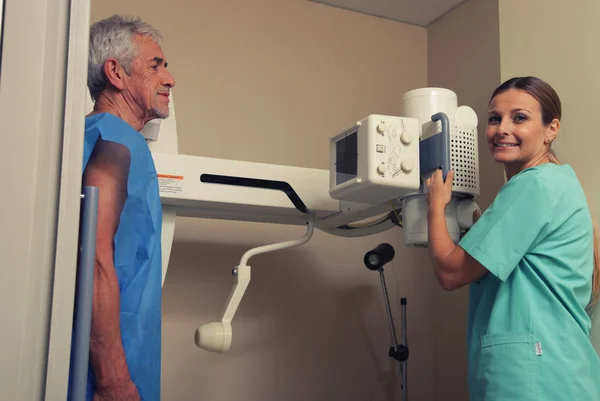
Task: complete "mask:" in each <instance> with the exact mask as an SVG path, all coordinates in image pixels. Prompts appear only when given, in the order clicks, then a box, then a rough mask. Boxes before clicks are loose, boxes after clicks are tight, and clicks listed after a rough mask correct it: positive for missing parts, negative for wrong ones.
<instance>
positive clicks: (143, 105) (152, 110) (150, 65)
mask: <svg viewBox="0 0 600 401" xmlns="http://www.w3.org/2000/svg"><path fill="white" fill-rule="evenodd" d="M133 42H134V44H135V45H137V49H138V55H137V56H136V57H135V58H134V59H133V62H132V63H131V75H130V76H127V75H126V79H125V90H127V92H128V93H127V94H126V95H125V96H126V97H127V98H129V101H130V104H131V107H132V109H133V111H134V112H135V113H136V114H138V116H139V117H140V118H141V119H143V120H144V122H147V121H150V120H152V119H155V118H167V117H168V116H169V94H170V90H171V88H173V87H174V86H175V80H174V79H173V76H172V75H171V73H170V72H169V71H168V70H167V60H166V57H165V55H164V54H163V52H162V49H161V48H160V46H159V45H158V44H157V43H156V42H154V41H153V40H152V39H150V38H146V37H143V36H141V35H140V36H137V37H135V39H134V41H133Z"/></svg>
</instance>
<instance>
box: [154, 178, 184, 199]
mask: <svg viewBox="0 0 600 401" xmlns="http://www.w3.org/2000/svg"><path fill="white" fill-rule="evenodd" d="M158 190H159V191H160V192H162V193H168V194H177V193H180V192H181V191H183V176H181V175H168V174H158Z"/></svg>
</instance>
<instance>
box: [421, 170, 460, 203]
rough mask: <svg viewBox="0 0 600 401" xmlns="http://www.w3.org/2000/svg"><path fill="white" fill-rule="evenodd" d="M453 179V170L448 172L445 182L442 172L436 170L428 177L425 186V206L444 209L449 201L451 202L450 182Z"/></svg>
mask: <svg viewBox="0 0 600 401" xmlns="http://www.w3.org/2000/svg"><path fill="white" fill-rule="evenodd" d="M453 179H454V170H450V171H449V172H448V176H447V177H446V182H444V176H443V174H442V170H437V171H436V172H435V173H433V175H432V176H431V177H429V178H428V179H427V180H426V181H425V184H426V185H427V188H428V190H429V191H428V192H427V206H428V207H429V208H430V209H432V208H441V209H442V210H444V209H446V206H447V205H448V203H450V200H452V181H453Z"/></svg>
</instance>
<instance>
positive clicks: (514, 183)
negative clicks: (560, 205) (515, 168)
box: [459, 172, 552, 281]
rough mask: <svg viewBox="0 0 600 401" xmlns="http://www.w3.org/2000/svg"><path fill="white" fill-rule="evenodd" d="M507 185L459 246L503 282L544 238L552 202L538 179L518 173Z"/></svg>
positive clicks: (530, 174)
mask: <svg viewBox="0 0 600 401" xmlns="http://www.w3.org/2000/svg"><path fill="white" fill-rule="evenodd" d="M522 174H523V175H522V176H515V177H513V179H511V180H510V181H509V182H507V183H506V184H505V185H504V186H503V187H502V189H501V190H500V192H499V193H498V196H497V197H496V199H495V200H494V202H493V203H492V205H491V206H490V207H489V208H488V209H487V210H486V211H485V212H484V213H483V214H482V215H481V217H480V218H479V220H478V221H477V223H475V224H474V225H473V226H472V227H471V229H470V230H469V231H468V232H467V234H466V235H465V236H464V237H463V238H462V239H461V241H460V242H459V246H460V247H461V248H463V249H464V250H465V252H467V253H468V254H469V255H471V256H472V257H473V258H474V259H475V260H477V261H478V262H479V263H481V264H482V265H483V266H484V267H485V268H486V269H487V270H489V272H490V273H492V274H493V275H494V276H496V277H497V278H499V279H500V280H501V281H505V280H506V279H507V278H508V276H509V275H510V274H511V272H512V271H513V270H514V269H515V267H516V266H517V265H518V263H519V261H520V260H521V259H522V258H523V257H524V256H525V254H526V253H527V252H528V251H529V250H530V249H531V248H532V247H533V246H534V245H535V244H536V243H537V242H539V240H540V239H542V238H543V237H544V236H545V232H546V228H547V226H548V223H549V220H550V216H551V215H552V200H551V198H550V195H549V193H548V190H547V188H546V186H545V185H544V183H543V181H542V179H541V178H540V177H539V176H538V175H537V174H535V173H534V172H525V173H522Z"/></svg>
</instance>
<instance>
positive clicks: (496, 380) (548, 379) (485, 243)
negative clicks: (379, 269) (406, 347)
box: [459, 163, 600, 401]
mask: <svg viewBox="0 0 600 401" xmlns="http://www.w3.org/2000/svg"><path fill="white" fill-rule="evenodd" d="M459 245H460V246H461V247H462V248H463V249H464V250H465V251H466V252H467V253H468V254H470V255H471V256H472V257H473V258H475V259H476V260H477V261H479V263H481V264H482V265H483V266H485V268H486V269H488V270H489V274H486V276H484V278H482V279H481V280H479V281H477V282H474V283H472V284H471V286H470V295H469V316H468V334H467V341H468V358H469V367H468V376H469V392H470V397H471V399H472V400H478V401H479V400H485V401H507V400H511V401H520V400H523V401H525V400H527V401H535V400H540V401H541V400H543V401H553V400H557V401H558V400H560V401H575V400H577V401H597V400H600V359H599V357H598V354H597V353H596V352H595V350H594V348H593V347H592V344H591V341H590V329H591V319H590V316H589V314H588V313H587V312H586V307H587V305H588V304H589V301H590V297H591V290H592V286H591V278H592V272H593V226H592V218H591V213H590V210H589V207H588V204H587V201H586V197H585V194H584V192H583V189H582V187H581V185H580V183H579V181H578V179H577V176H576V175H575V172H574V171H573V169H572V168H571V166H569V165H556V164H551V163H548V164H542V165H539V166H535V167H532V168H528V169H526V170H524V171H522V172H520V173H519V174H517V175H515V176H514V177H512V178H511V179H510V180H509V181H508V182H507V183H506V184H505V185H504V186H503V187H502V188H501V190H500V192H499V193H498V196H497V197H496V199H495V200H494V203H493V204H492V205H491V206H490V208H489V209H487V210H486V211H485V212H484V213H483V214H482V216H481V218H480V219H479V220H478V221H477V223H476V224H474V225H473V227H472V228H471V229H470V230H469V231H468V232H467V234H466V235H465V236H464V237H463V238H462V239H461V241H460V242H459Z"/></svg>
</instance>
